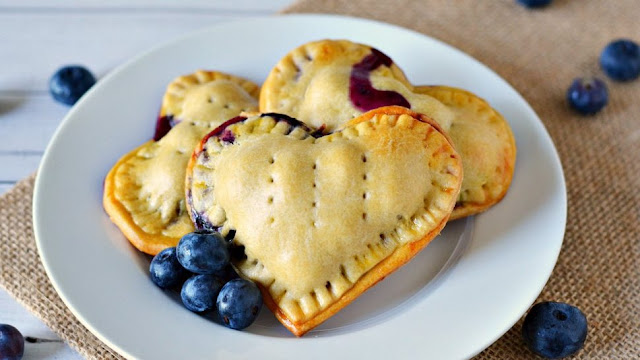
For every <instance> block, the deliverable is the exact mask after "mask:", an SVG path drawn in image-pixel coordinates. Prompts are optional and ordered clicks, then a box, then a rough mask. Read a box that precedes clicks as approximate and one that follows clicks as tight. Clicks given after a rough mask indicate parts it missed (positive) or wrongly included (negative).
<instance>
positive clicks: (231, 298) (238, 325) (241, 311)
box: [216, 278, 262, 330]
mask: <svg viewBox="0 0 640 360" xmlns="http://www.w3.org/2000/svg"><path fill="white" fill-rule="evenodd" d="M216 304H217V307H218V315H219V316H220V319H221V320H222V323H223V324H224V325H225V326H226V327H228V328H231V329H235V330H242V329H244V328H246V327H247V326H249V325H251V324H252V323H253V322H254V321H255V319H256V318H257V317H258V314H259V313H260V309H262V294H261V293H260V289H258V286H256V284H254V283H253V282H251V281H249V280H245V279H242V278H238V279H234V280H231V281H229V282H228V283H226V284H225V285H224V286H223V287H222V290H220V294H218V301H217V303H216Z"/></svg>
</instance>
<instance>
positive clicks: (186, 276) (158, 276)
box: [149, 231, 262, 330]
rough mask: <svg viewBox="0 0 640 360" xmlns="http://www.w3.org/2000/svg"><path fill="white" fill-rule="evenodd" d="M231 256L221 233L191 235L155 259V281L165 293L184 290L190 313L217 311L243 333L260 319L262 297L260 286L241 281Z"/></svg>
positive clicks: (152, 263) (185, 303)
mask: <svg viewBox="0 0 640 360" xmlns="http://www.w3.org/2000/svg"><path fill="white" fill-rule="evenodd" d="M229 254H230V252H229V248H228V243H227V241H226V240H225V238H224V237H223V236H222V235H220V234H219V233H217V232H210V231H196V232H193V233H189V234H187V235H185V236H183V237H182V238H181V239H180V242H178V246H176V247H174V248H167V249H165V250H163V251H161V252H160V253H158V254H157V255H156V256H155V257H154V258H153V260H152V261H151V264H150V265H149V272H150V273H151V280H152V281H153V282H154V283H155V284H156V285H157V286H159V287H161V288H163V289H172V288H173V289H177V288H181V291H180V298H181V299H182V303H183V304H184V306H185V307H186V308H187V309H189V310H191V311H193V312H196V313H208V312H211V311H217V314H218V316H219V318H220V320H221V321H222V323H223V324H224V325H225V326H227V327H229V328H232V329H236V330H241V329H244V328H246V327H247V326H249V325H251V324H252V323H253V322H254V320H255V319H256V318H257V316H258V313H259V312H260V309H261V308H262V294H261V293H260V290H259V289H258V287H257V286H256V284H254V283H253V282H251V281H249V280H245V279H242V278H240V277H238V275H237V274H236V272H235V271H234V270H233V268H232V267H231V265H230V264H229V259H230V255H229Z"/></svg>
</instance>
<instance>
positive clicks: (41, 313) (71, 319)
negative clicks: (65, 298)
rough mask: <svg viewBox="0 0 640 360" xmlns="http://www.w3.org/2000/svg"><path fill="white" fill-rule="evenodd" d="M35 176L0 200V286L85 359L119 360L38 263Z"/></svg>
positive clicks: (118, 356)
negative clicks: (33, 213) (69, 305)
mask: <svg viewBox="0 0 640 360" xmlns="http://www.w3.org/2000/svg"><path fill="white" fill-rule="evenodd" d="M33 185H34V176H33V175H32V176H30V177H28V178H26V179H24V180H22V181H21V182H19V183H18V184H17V185H16V186H15V187H14V188H13V189H11V190H10V191H9V192H8V193H6V194H4V195H2V197H0V285H1V286H2V287H3V288H4V289H5V290H7V292H9V293H10V294H11V295H13V296H14V297H15V298H16V299H17V300H18V302H19V303H20V304H22V305H23V306H24V307H25V308H27V309H28V310H29V311H31V312H32V313H34V314H35V315H36V316H37V317H39V318H40V319H41V320H42V321H43V322H44V323H45V324H46V325H47V326H49V327H50V328H51V330H53V331H55V332H56V333H57V334H58V335H60V337H61V338H62V339H63V340H64V341H65V342H66V343H67V344H69V345H70V346H71V347H73V348H74V349H76V350H77V351H78V352H79V353H80V354H82V355H83V356H84V357H86V358H88V359H122V357H121V356H120V355H118V354H117V353H116V352H115V351H113V350H112V349H110V348H109V347H107V346H106V345H105V344H103V343H102V342H101V341H100V340H98V338H96V337H95V336H94V335H93V334H92V333H91V332H89V331H88V330H87V329H86V328H85V327H84V326H83V325H82V324H81V323H80V322H79V321H78V320H77V319H76V318H75V316H73V314H72V313H71V311H69V309H68V308H67V307H66V306H65V305H64V303H63V302H62V300H61V299H60V297H59V296H58V294H57V293H56V291H55V289H54V288H53V286H52V285H51V282H50V281H49V278H48V277H47V274H46V272H45V270H44V267H43V266H42V263H41V262H40V257H39V256H38V250H37V248H36V243H35V240H34V236H33V226H32V221H31V210H32V207H31V203H32V201H31V199H32V194H33Z"/></svg>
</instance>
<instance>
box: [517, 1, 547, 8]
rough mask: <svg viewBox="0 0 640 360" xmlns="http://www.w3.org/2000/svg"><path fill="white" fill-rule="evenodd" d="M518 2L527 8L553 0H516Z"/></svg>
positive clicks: (537, 6)
mask: <svg viewBox="0 0 640 360" xmlns="http://www.w3.org/2000/svg"><path fill="white" fill-rule="evenodd" d="M516 1H517V2H518V4H520V5H522V6H525V7H528V8H539V7H544V6H547V5H549V4H551V1H553V0H516Z"/></svg>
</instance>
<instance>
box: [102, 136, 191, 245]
mask: <svg viewBox="0 0 640 360" xmlns="http://www.w3.org/2000/svg"><path fill="white" fill-rule="evenodd" d="M152 143H153V141H149V142H146V143H144V144H143V145H141V146H140V147H138V148H136V149H135V150H133V151H131V152H130V153H128V154H126V155H125V156H123V157H122V158H121V159H120V160H118V162H117V163H116V164H115V165H114V166H113V167H112V168H111V170H109V173H108V174H107V177H106V178H105V180H104V191H103V196H102V205H103V206H104V210H105V211H106V212H107V214H108V215H109V217H110V218H111V221H112V222H113V223H114V224H116V225H117V226H118V228H119V229H120V231H122V233H123V235H124V236H125V237H126V238H127V239H128V240H129V242H131V244H132V245H133V246H134V247H136V248H137V249H138V250H140V251H142V252H144V253H147V254H150V255H155V254H157V253H159V252H160V251H162V250H164V249H165V248H167V247H172V246H176V244H177V243H178V240H180V238H176V237H171V236H164V235H162V234H150V233H149V232H146V231H144V230H143V229H142V228H141V227H140V226H138V225H137V224H136V222H135V221H134V220H133V217H132V215H131V212H130V211H128V210H127V208H126V207H125V206H124V204H122V202H120V201H119V200H118V199H117V197H116V195H115V192H116V180H115V178H116V173H117V172H118V169H120V168H121V166H122V165H123V164H125V163H126V162H127V161H128V160H129V159H130V158H131V157H134V156H136V154H137V152H138V151H139V150H141V149H143V148H145V147H147V146H149V145H150V144H152ZM183 216H185V218H183V219H182V221H183V222H185V224H186V223H190V222H189V218H188V216H187V214H186V213H185V214H184V215H183ZM187 232H188V231H187Z"/></svg>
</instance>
